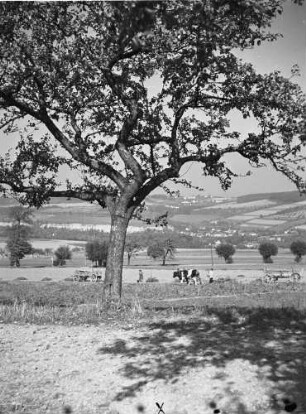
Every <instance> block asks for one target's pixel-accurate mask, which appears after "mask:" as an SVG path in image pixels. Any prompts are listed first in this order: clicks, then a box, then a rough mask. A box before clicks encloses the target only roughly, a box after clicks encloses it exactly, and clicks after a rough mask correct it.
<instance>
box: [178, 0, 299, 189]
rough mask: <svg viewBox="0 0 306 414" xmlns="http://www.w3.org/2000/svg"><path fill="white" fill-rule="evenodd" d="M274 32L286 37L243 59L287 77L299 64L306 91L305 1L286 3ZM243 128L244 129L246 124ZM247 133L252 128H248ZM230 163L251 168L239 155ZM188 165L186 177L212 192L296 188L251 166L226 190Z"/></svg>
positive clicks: (269, 171)
mask: <svg viewBox="0 0 306 414" xmlns="http://www.w3.org/2000/svg"><path fill="white" fill-rule="evenodd" d="M272 31H273V32H278V33H282V34H283V38H280V39H278V40H277V41H275V42H272V43H265V44H262V45H261V46H260V47H257V48H255V49H254V50H248V51H247V52H244V54H243V59H245V60H246V61H248V62H250V63H252V64H253V65H254V66H255V68H256V70H257V71H258V72H260V73H268V72H271V71H273V70H280V71H281V72H282V74H283V75H284V76H288V77H290V70H291V68H292V66H293V65H295V64H298V65H299V67H300V70H301V76H300V77H299V78H296V80H295V81H296V82H298V83H299V85H300V86H301V87H302V88H303V90H304V92H305V93H306V2H305V3H304V5H303V6H297V5H295V4H293V3H292V2H291V1H288V2H286V4H285V7H284V13H283V14H282V15H281V16H280V17H279V18H278V19H277V20H275V23H274V24H273V26H272ZM233 126H235V129H236V128H237V129H238V128H239V127H238V125H237V124H236V125H234V124H233ZM240 129H242V130H245V126H243V128H240ZM245 132H250V131H249V130H245ZM231 166H233V167H236V168H234V170H235V171H236V170H237V172H238V173H240V174H243V173H245V172H246V171H248V170H250V167H249V165H248V163H247V162H245V161H241V158H240V157H239V156H236V157H232V158H231ZM188 168H189V170H188ZM188 168H187V167H186V166H185V169H184V171H188V172H187V173H186V175H185V177H184V178H190V177H192V180H193V182H194V184H196V185H202V186H204V188H205V190H206V191H207V192H208V193H210V194H212V195H224V196H236V195H241V194H251V193H259V192H277V191H287V190H288V191H290V190H296V187H295V186H294V185H293V184H292V183H291V182H290V181H289V180H288V179H287V178H286V177H284V176H283V175H282V174H280V173H277V172H275V171H273V170H272V168H271V167H267V168H260V169H256V170H254V169H252V173H253V174H252V175H251V176H248V177H245V178H240V177H239V178H236V180H235V181H234V183H233V185H232V187H231V189H230V190H228V191H226V192H224V191H222V189H221V188H220V185H219V182H218V180H217V179H213V178H207V177H201V169H200V166H191V167H190V166H189V167H188ZM190 192H192V190H190Z"/></svg>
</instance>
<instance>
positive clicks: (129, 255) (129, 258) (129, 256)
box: [127, 253, 132, 266]
mask: <svg viewBox="0 0 306 414" xmlns="http://www.w3.org/2000/svg"><path fill="white" fill-rule="evenodd" d="M131 257H132V255H131V254H130V253H128V255H127V259H128V263H127V264H128V266H129V265H130V263H131Z"/></svg>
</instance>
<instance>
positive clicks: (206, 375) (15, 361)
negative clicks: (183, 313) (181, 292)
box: [0, 314, 306, 414]
mask: <svg viewBox="0 0 306 414" xmlns="http://www.w3.org/2000/svg"><path fill="white" fill-rule="evenodd" d="M259 320H260V318H259V319H258V323H256V322H254V321H252V323H247V321H245V320H243V319H241V318H240V317H239V316H237V318H236V320H231V321H230V322H229V321H227V320H226V315H221V314H220V315H216V316H215V317H214V318H212V319H209V320H208V319H205V318H201V319H199V318H197V319H192V318H191V319H190V318H189V319H188V320H187V319H182V318H179V319H171V321H165V322H160V321H159V322H157V321H156V322H154V321H151V322H150V323H147V324H143V325H142V326H138V327H137V326H133V325H129V326H125V327H122V326H121V327H118V326H117V327H116V326H115V327H114V326H113V327H108V326H105V325H101V326H98V327H94V326H85V327H84V326H82V327H80V326H78V327H62V326H32V325H31V326H29V325H23V326H18V325H15V324H14V325H0V338H1V340H0V364H1V370H0V383H1V391H0V398H1V403H0V413H3V414H8V413H11V412H15V413H29V414H30V413H31V414H38V413H39V414H41V413H52V414H53V413H54V414H55V413H62V412H64V407H66V412H69V410H68V409H67V407H68V406H69V407H71V408H72V410H73V413H78V414H85V413H86V414H94V413H101V414H102V413H109V414H111V413H117V412H119V413H120V414H121V413H122V414H130V413H137V412H140V413H141V412H144V413H148V414H153V413H155V414H158V412H159V410H158V408H157V406H156V402H158V403H159V404H160V405H162V404H163V410H164V412H165V414H171V413H193V414H198V413H199V414H200V413H201V414H206V413H210V414H212V413H213V412H214V410H216V409H219V410H220V412H221V413H223V414H225V413H227V414H230V413H238V414H253V413H256V414H261V413H262V414H263V413H265V414H274V413H284V412H285V411H283V409H284V402H283V401H282V399H284V398H287V399H289V400H290V402H291V404H292V403H296V404H297V409H296V410H294V412H295V413H303V414H305V413H306V392H305V391H306V366H305V361H306V358H305V356H306V355H305V354H306V329H305V326H306V322H305V321H304V322H299V323H294V322H293V323H292V324H291V326H287V325H286V326H284V324H282V322H281V321H279V322H276V323H275V324H274V326H271V324H270V323H267V324H265V323H264V320H265V318H264V316H262V320H261V322H262V323H261V324H260V326H259ZM216 412H217V411H216Z"/></svg>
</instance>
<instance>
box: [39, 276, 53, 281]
mask: <svg viewBox="0 0 306 414" xmlns="http://www.w3.org/2000/svg"><path fill="white" fill-rule="evenodd" d="M51 280H52V278H51V277H44V278H42V279H41V281H42V282H50V281H51Z"/></svg>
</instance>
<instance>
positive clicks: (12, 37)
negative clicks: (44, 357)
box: [0, 0, 306, 296]
mask: <svg viewBox="0 0 306 414" xmlns="http://www.w3.org/2000/svg"><path fill="white" fill-rule="evenodd" d="M282 4H283V1H282V0H248V1H240V0H207V1H200V0H192V1H190V2H186V1H183V0H179V1H176V0H175V1H174V0H167V1H161V2H158V1H155V2H150V1H141V2H134V1H131V2H130V1H129V2H128V1H124V2H123V1H119V2H112V1H105V2H2V3H1V4H0V12H1V16H2V22H1V43H0V110H1V117H0V128H2V130H3V131H4V132H5V133H7V134H9V133H12V134H14V136H15V137H19V141H18V144H17V147H16V148H15V150H14V152H12V153H11V154H7V155H5V156H2V157H1V158H0V185H1V190H2V192H4V193H6V194H9V193H10V191H12V192H13V193H14V194H19V195H20V199H21V200H22V201H23V202H27V203H29V204H30V205H33V206H38V207H39V206H41V205H42V204H43V203H44V202H46V201H48V200H49V199H50V197H52V196H53V197H54V196H67V197H76V198H79V199H82V200H88V201H90V202H97V203H98V204H99V205H100V206H101V207H103V208H104V207H107V208H108V209H109V211H110V215H111V219H112V230H111V234H110V243H109V251H108V261H107V268H106V277H105V284H106V286H108V292H109V293H110V294H111V293H112V292H114V294H116V295H117V296H118V295H119V296H120V294H121V285H122V278H121V274H122V262H123V253H124V242H125V235H126V229H127V226H128V223H129V220H130V219H131V217H132V216H133V215H134V216H138V215H139V214H140V213H141V211H142V210H143V202H144V200H145V198H146V196H147V195H148V194H150V192H151V191H153V190H154V189H156V188H157V187H159V186H162V187H164V188H165V189H166V191H167V187H165V183H167V182H169V180H172V181H173V182H175V183H183V184H185V185H188V186H190V185H191V184H190V183H189V182H187V181H186V180H185V179H184V177H181V178H180V173H181V169H182V167H183V166H184V165H185V164H187V163H190V162H198V163H201V165H202V168H203V176H204V177H205V176H214V177H218V178H219V180H220V183H221V186H222V188H224V189H227V188H228V187H229V186H230V185H231V182H232V179H233V178H234V177H235V176H236V175H237V173H236V172H235V171H234V170H233V169H232V168H231V167H230V166H229V165H228V164H227V161H226V155H227V154H232V153H238V154H240V156H241V157H243V158H245V159H247V160H248V161H249V162H250V163H251V165H253V166H260V165H262V162H263V161H268V162H269V163H271V164H272V166H273V167H274V169H276V170H278V171H281V172H282V173H283V174H285V175H286V176H287V177H288V178H289V179H290V180H292V181H293V182H294V183H295V184H296V185H297V186H298V188H299V189H300V190H304V189H305V181H304V178H305V177H303V174H304V171H305V170H304V165H303V163H302V162H303V159H304V158H303V155H304V154H303V147H305V143H306V139H305V123H306V121H305V98H304V96H303V94H302V91H301V89H300V88H299V86H298V85H297V84H296V83H293V82H291V81H290V80H288V79H285V78H284V77H283V76H282V75H281V73H280V72H278V71H274V72H272V73H269V74H266V75H262V74H259V73H256V71H255V69H254V68H253V66H252V65H251V64H249V63H246V62H243V61H242V60H241V59H239V58H238V57H237V53H235V52H236V51H238V50H244V49H248V48H252V47H256V46H259V45H260V43H261V42H263V41H273V40H276V38H277V35H275V34H271V33H270V32H269V28H270V25H271V21H272V20H273V19H274V18H275V17H276V16H278V15H279V14H281V13H282ZM295 72H297V70H295ZM293 74H294V73H293ZM233 111H238V112H239V113H240V114H241V116H242V119H245V120H247V119H252V120H255V121H256V122H257V128H256V130H254V131H249V133H248V134H246V135H243V134H241V133H240V132H239V131H235V130H233V129H232V128H231V124H230V115H231V114H232V113H233ZM67 168H68V169H69V170H71V171H72V172H73V173H74V175H73V177H75V178H76V179H75V180H73V179H72V175H71V176H69V177H70V178H69V179H67V180H66V181H65V182H63V180H62V179H61V178H60V177H61V175H60V173H61V172H63V169H64V171H67ZM66 176H67V175H66ZM203 183H204V185H205V180H203Z"/></svg>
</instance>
